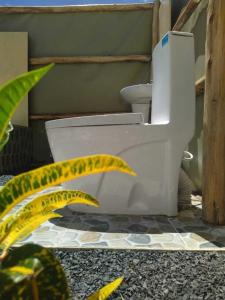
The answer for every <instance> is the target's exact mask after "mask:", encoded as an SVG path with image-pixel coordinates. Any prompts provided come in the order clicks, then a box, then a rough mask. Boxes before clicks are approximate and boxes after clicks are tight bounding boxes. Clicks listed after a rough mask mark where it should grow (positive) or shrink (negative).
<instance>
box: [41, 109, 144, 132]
mask: <svg viewBox="0 0 225 300" xmlns="http://www.w3.org/2000/svg"><path fill="white" fill-rule="evenodd" d="M142 123H144V118H143V114H142V113H120V114H107V115H95V116H83V117H73V118H66V119H60V120H53V121H50V122H46V128H47V129H50V128H51V129H52V128H65V127H83V126H104V125H132V124H142Z"/></svg>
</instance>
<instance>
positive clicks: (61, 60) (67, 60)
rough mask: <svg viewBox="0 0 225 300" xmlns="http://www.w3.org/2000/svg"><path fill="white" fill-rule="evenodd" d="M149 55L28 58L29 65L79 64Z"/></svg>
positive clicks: (145, 58) (137, 59)
mask: <svg viewBox="0 0 225 300" xmlns="http://www.w3.org/2000/svg"><path fill="white" fill-rule="evenodd" d="M150 60H151V57H150V56H149V55H124V56H70V57H55V56H52V57H39V58H30V59H29V63H30V65H45V64H50V63H56V64H81V63H89V64H90V63H98V64H105V63H115V62H127V61H134V62H149V61H150Z"/></svg>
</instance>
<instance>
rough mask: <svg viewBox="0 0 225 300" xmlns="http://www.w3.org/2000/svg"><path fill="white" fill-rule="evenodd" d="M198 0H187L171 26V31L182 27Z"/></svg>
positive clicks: (199, 0)
mask: <svg viewBox="0 0 225 300" xmlns="http://www.w3.org/2000/svg"><path fill="white" fill-rule="evenodd" d="M200 2H201V0H189V1H188V3H187V5H186V6H185V7H184V8H183V9H182V11H181V13H180V15H179V17H178V19H177V21H176V23H175V25H174V26H173V31H180V30H181V29H182V27H183V26H184V24H185V23H186V22H187V20H188V19H189V18H190V16H191V15H192V13H193V12H194V10H195V9H196V7H197V6H198V5H199V3H200Z"/></svg>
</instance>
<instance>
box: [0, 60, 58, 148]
mask: <svg viewBox="0 0 225 300" xmlns="http://www.w3.org/2000/svg"><path fill="white" fill-rule="evenodd" d="M52 67H53V64H51V65H49V66H46V67H43V68H40V69H38V70H34V71H31V72H27V73H25V74H23V75H20V76H18V77H17V78H15V79H14V80H11V81H9V82H7V83H6V84H5V85H3V86H2V87H1V88H0V141H1V142H0V145H1V146H3V145H4V143H5V142H6V138H5V134H6V133H5V131H6V129H7V126H8V124H9V121H10V119H11V118H12V115H13V113H14V112H15V110H16V108H17V106H18V105H19V103H20V102H21V101H22V100H23V98H24V96H25V95H26V94H27V93H28V92H29V91H30V90H31V89H32V87H34V85H35V84H36V83H37V82H38V81H39V80H40V79H41V78H42V77H43V76H44V75H45V74H46V73H47V72H48V71H49V70H50V69H51V68H52ZM3 136H4V138H3ZM2 139H3V141H2Z"/></svg>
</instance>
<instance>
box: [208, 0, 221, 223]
mask: <svg viewBox="0 0 225 300" xmlns="http://www.w3.org/2000/svg"><path fill="white" fill-rule="evenodd" d="M224 49H225V1H224V0H209V4H208V12H207V38H206V58H205V59H206V81H205V99H204V117H203V219H204V220H205V221H206V222H209V223H212V224H215V225H224V224H225V55H224Z"/></svg>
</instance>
